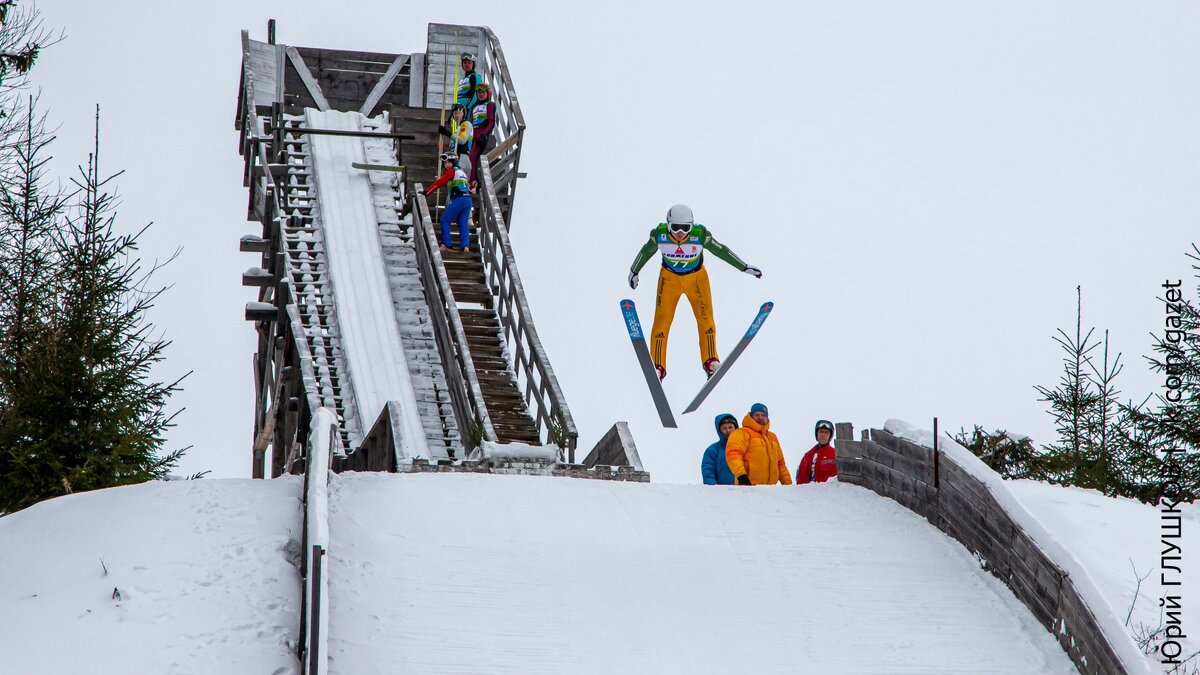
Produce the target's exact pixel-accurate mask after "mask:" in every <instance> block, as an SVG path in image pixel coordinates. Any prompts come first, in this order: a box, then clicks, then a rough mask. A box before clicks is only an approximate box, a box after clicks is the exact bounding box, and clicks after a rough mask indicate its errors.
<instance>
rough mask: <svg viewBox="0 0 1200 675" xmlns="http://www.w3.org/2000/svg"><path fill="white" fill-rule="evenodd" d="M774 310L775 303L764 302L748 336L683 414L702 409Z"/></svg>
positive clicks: (735, 348)
mask: <svg viewBox="0 0 1200 675" xmlns="http://www.w3.org/2000/svg"><path fill="white" fill-rule="evenodd" d="M774 308H775V303H773V302H764V303H763V306H762V307H759V308H758V314H757V315H756V316H755V317H754V320H753V321H751V322H750V327H749V328H747V329H746V334H745V335H743V336H742V339H741V340H740V341H739V342H738V343H737V346H736V347H734V348H733V351H732V352H730V353H729V356H728V357H727V358H726V359H725V360H724V361H722V362H721V365H720V367H718V368H717V372H715V373H713V374H712V377H710V378H708V382H705V383H704V386H703V387H701V389H700V393H698V394H696V398H694V399H692V402H691V403H689V404H688V407H687V410H684V411H683V414H685V415H686V414H688V413H690V412H692V411H694V410H695V409H696V408H699V407H700V404H701V403H704V399H706V398H708V395H709V394H711V393H712V390H713V389H715V388H716V386H717V383H718V382H720V381H721V378H722V377H725V373H726V371H728V370H729V367H730V366H732V365H733V362H734V361H737V359H738V357H739V356H741V355H742V352H743V351H745V350H746V345H748V344H750V341H751V340H753V339H754V336H755V335H758V329H759V328H762V325H763V322H764V321H766V320H767V317H768V316H769V315H770V314H771V310H772V309H774Z"/></svg>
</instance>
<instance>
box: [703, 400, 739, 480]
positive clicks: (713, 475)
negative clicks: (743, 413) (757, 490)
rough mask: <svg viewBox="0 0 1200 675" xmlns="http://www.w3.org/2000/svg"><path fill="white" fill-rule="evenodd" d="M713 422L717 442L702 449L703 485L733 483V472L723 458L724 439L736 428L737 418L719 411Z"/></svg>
mask: <svg viewBox="0 0 1200 675" xmlns="http://www.w3.org/2000/svg"><path fill="white" fill-rule="evenodd" d="M713 423H714V424H715V425H716V427H717V442H716V443H713V444H712V445H710V446H708V448H706V449H705V450H704V459H703V460H702V461H701V462H700V475H701V476H703V477H704V484H705V485H733V472H732V471H730V470H729V462H727V461H726V460H725V441H726V440H728V438H729V434H731V433H733V430H734V429H737V427H738V423H737V418H736V417H734V416H733V415H730V414H729V413H721V414H720V415H717V418H716V420H714V422H713Z"/></svg>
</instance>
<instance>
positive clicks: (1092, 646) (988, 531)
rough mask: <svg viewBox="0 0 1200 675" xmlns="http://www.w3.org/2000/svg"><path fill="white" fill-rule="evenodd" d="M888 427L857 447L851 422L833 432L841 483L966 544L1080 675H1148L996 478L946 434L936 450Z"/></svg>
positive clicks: (1090, 591) (1081, 578) (1095, 596)
mask: <svg viewBox="0 0 1200 675" xmlns="http://www.w3.org/2000/svg"><path fill="white" fill-rule="evenodd" d="M885 426H886V427H887V428H888V431H885V430H883V429H870V430H868V431H863V432H862V438H861V439H860V440H855V439H854V427H853V426H852V425H850V424H848V423H839V424H837V425H836V429H837V440H836V446H837V464H838V480H839V481H841V482H844V483H853V484H855V485H861V486H863V487H866V488H868V489H870V490H873V491H875V492H877V493H879V494H880V495H883V496H884V497H888V498H891V499H894V500H895V501H897V502H899V503H900V504H901V505H903V506H905V507H907V508H908V509H910V510H912V511H914V512H916V513H917V514H919V515H921V516H924V517H925V518H926V519H927V520H929V522H930V523H931V524H933V525H934V526H936V527H937V528H938V529H940V530H942V531H943V532H945V533H946V534H947V535H949V536H950V537H952V538H954V539H956V540H957V541H958V542H959V543H961V544H962V545H963V546H965V547H967V548H968V549H969V550H970V551H971V552H972V553H974V554H975V555H976V556H977V557H978V558H979V560H980V561H981V564H982V565H984V566H985V567H986V569H987V570H988V571H990V572H991V573H992V574H994V575H995V576H996V577H998V578H999V579H1000V580H1001V581H1003V582H1004V583H1005V584H1006V585H1008V587H1009V588H1010V589H1012V592H1013V594H1014V595H1015V596H1016V597H1017V599H1019V600H1020V601H1021V602H1022V603H1024V604H1025V605H1026V606H1027V607H1028V608H1029V610H1030V611H1031V612H1032V613H1033V616H1034V617H1036V618H1037V620H1038V622H1040V623H1041V624H1042V625H1043V626H1044V627H1045V628H1046V629H1047V630H1048V631H1050V633H1051V634H1052V635H1054V637H1055V638H1056V639H1057V640H1058V641H1059V643H1060V644H1061V645H1062V648H1063V650H1064V651H1066V653H1067V655H1068V656H1069V657H1070V658H1071V660H1072V661H1073V662H1074V663H1075V665H1076V666H1077V667H1078V668H1079V672H1081V673H1102V674H1104V675H1125V674H1130V675H1132V674H1134V673H1136V674H1138V675H1148V674H1149V672H1150V671H1149V670H1148V668H1147V662H1146V659H1145V658H1144V657H1143V655H1142V654H1141V653H1140V651H1139V650H1138V648H1137V645H1136V644H1135V643H1134V642H1133V640H1132V638H1131V637H1130V636H1129V634H1128V633H1126V632H1125V630H1124V629H1123V628H1122V626H1121V624H1120V621H1119V620H1118V619H1117V617H1115V616H1113V615H1112V614H1111V612H1109V611H1108V608H1107V607H1106V606H1105V604H1104V602H1103V600H1102V599H1100V597H1101V596H1100V595H1099V593H1098V591H1096V590H1095V588H1094V584H1093V583H1092V581H1091V579H1090V578H1089V576H1088V574H1087V572H1086V571H1085V570H1084V569H1083V568H1082V567H1081V566H1080V565H1079V564H1078V563H1077V561H1075V559H1074V557H1073V556H1072V555H1071V554H1070V553H1069V552H1067V551H1066V549H1065V548H1063V547H1062V545H1061V544H1060V543H1058V542H1057V541H1055V540H1053V538H1052V537H1050V535H1048V534H1047V533H1046V532H1045V530H1044V528H1043V527H1041V525H1040V523H1038V522H1037V520H1036V519H1035V518H1033V516H1031V515H1030V514H1029V513H1028V511H1026V510H1025V508H1024V507H1022V506H1021V505H1020V504H1019V503H1018V502H1017V501H1016V500H1015V499H1014V498H1012V496H1011V495H1010V494H1009V493H1008V490H1007V489H1006V488H1005V486H1004V485H1003V481H1002V480H1001V479H1000V476H999V475H997V474H996V473H995V472H994V471H992V470H991V469H990V468H988V467H987V466H986V465H984V464H983V462H982V461H980V460H979V459H978V458H976V457H975V456H973V455H972V454H971V453H970V451H968V450H966V449H965V448H962V447H961V446H959V445H958V444H956V443H955V442H954V441H953V439H951V438H950V437H949V436H946V435H945V434H942V436H941V438H940V439H939V445H940V447H938V448H937V450H935V449H934V447H933V435H932V434H929V433H928V432H922V433H921V434H920V435H918V434H912V433H910V432H911V431H914V429H912V428H910V427H908V426H907V425H905V424H904V423H901V422H899V421H898V420H889V421H888V423H887V424H886V425H885ZM891 432H894V433H891ZM900 435H906V436H912V438H913V439H919V440H921V441H922V442H921V443H917V442H913V440H908V439H906V438H902V437H900ZM926 439H927V440H926Z"/></svg>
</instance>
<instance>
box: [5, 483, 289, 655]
mask: <svg viewBox="0 0 1200 675" xmlns="http://www.w3.org/2000/svg"><path fill="white" fill-rule="evenodd" d="M300 486H301V481H300V480H299V479H298V478H284V479H279V480H273V481H251V480H248V479H234V480H207V479H206V480H198V481H178V482H170V483H162V482H156V483H146V484H143V485H135V486H131V487H124V488H114V489H110V490H98V491H96V492H88V493H84V494H78V495H70V496H67V497H60V498H58V499H52V500H49V501H46V502H42V503H41V504H37V505H35V506H33V507H31V508H28V509H26V510H24V511H20V512H18V513H15V514H12V515H9V516H6V517H4V518H0V672H2V673H12V674H13V675H31V674H35V673H37V674H40V673H46V674H51V673H89V674H92V675H131V674H143V673H145V674H156V675H157V674H160V673H171V674H172V675H178V674H184V673H196V674H197V675H201V674H202V675H212V674H213V673H264V674H271V675H283V674H284V673H294V672H298V662H297V660H296V658H295V656H294V655H293V654H292V653H291V651H290V647H289V644H288V643H289V641H291V642H293V643H294V641H295V640H296V636H297V633H298V631H299V606H300V597H299V590H300V583H299V573H298V571H297V569H296V567H295V566H294V564H293V562H292V561H293V559H294V558H295V557H296V556H297V555H298V552H299V537H300V532H299V531H300V524H301V514H300V501H299V497H300ZM106 568H107V570H106Z"/></svg>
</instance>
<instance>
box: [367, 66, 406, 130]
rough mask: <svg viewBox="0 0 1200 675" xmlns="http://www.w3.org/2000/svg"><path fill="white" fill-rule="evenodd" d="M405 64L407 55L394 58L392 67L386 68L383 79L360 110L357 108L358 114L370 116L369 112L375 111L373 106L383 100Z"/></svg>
mask: <svg viewBox="0 0 1200 675" xmlns="http://www.w3.org/2000/svg"><path fill="white" fill-rule="evenodd" d="M405 63H408V55H407V54H401V55H400V56H397V57H396V60H395V61H392V65H391V66H390V67H388V69H387V72H386V73H384V74H383V77H381V78H380V79H379V82H377V83H376V84H375V88H374V89H372V90H371V93H370V95H368V96H367V100H366V101H365V102H364V103H363V105H362V108H359V110H358V112H360V113H362V114H363V117H370V116H371V111H373V110H375V106H376V105H378V104H379V99H381V98H383V95H384V94H386V93H387V90H388V89H389V88H390V87H391V86H392V83H393V82H395V81H396V76H397V75H399V74H400V69H401V68H403V67H404V64H405Z"/></svg>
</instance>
